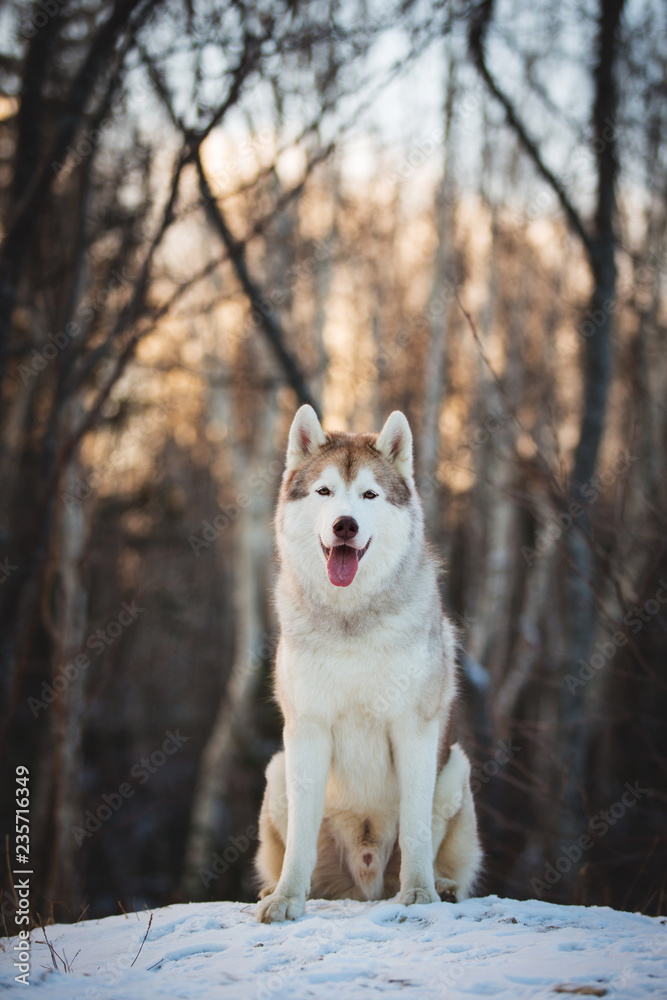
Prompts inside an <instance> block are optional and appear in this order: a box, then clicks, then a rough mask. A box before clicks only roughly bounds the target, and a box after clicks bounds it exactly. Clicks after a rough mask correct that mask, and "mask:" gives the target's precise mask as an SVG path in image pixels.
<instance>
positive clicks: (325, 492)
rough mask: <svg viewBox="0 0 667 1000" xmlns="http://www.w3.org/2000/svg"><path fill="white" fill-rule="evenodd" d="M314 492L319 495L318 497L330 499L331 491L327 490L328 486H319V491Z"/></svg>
mask: <svg viewBox="0 0 667 1000" xmlns="http://www.w3.org/2000/svg"><path fill="white" fill-rule="evenodd" d="M315 492H316V493H319V495H320V496H321V497H330V496H331V490H330V489H329V487H328V486H320V488H319V490H315Z"/></svg>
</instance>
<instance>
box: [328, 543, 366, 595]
mask: <svg viewBox="0 0 667 1000" xmlns="http://www.w3.org/2000/svg"><path fill="white" fill-rule="evenodd" d="M358 565H359V557H358V555H357V550H356V549H352V548H350V546H349V545H337V546H336V547H335V548H332V550H331V552H330V553H329V558H328V560H327V572H328V574H329V579H330V580H331V582H332V583H333V585H334V586H335V587H349V586H350V584H351V583H352V581H353V580H354V578H355V576H356V573H357V566H358Z"/></svg>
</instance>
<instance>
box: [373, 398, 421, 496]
mask: <svg viewBox="0 0 667 1000" xmlns="http://www.w3.org/2000/svg"><path fill="white" fill-rule="evenodd" d="M375 447H376V448H377V450H378V451H379V452H380V454H381V455H384V457H385V458H386V459H388V461H390V462H393V464H394V465H395V466H396V469H397V471H398V472H399V473H400V474H401V475H402V476H403V478H404V479H410V477H411V476H412V431H411V430H410V425H409V423H408V422H407V420H406V418H405V416H404V414H402V413H401V411H400V410H394V412H393V413H391V414H390V415H389V416H388V417H387V420H386V422H385V425H384V427H383V428H382V430H381V431H380V435H379V437H378V439H377V444H376V445H375Z"/></svg>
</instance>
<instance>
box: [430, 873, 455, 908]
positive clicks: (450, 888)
mask: <svg viewBox="0 0 667 1000" xmlns="http://www.w3.org/2000/svg"><path fill="white" fill-rule="evenodd" d="M458 890H459V887H458V885H457V884H456V882H455V881H454V879H451V878H437V879H436V880H435V891H436V892H437V894H438V896H440V899H441V900H442V902H443V903H456V901H457V895H456V894H457V892H458Z"/></svg>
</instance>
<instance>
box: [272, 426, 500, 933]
mask: <svg viewBox="0 0 667 1000" xmlns="http://www.w3.org/2000/svg"><path fill="white" fill-rule="evenodd" d="M324 440H325V437H324V432H323V431H322V429H321V427H320V425H319V421H317V417H316V416H315V413H314V411H313V410H312V409H311V408H310V407H302V408H301V409H300V410H299V411H298V413H297V415H296V417H295V420H294V423H293V425H292V430H291V431H290V438H289V445H288V457H287V469H286V473H285V476H286V477H288V476H289V474H290V472H292V471H293V470H294V469H298V468H299V465H300V464H301V462H303V461H305V460H307V458H308V457H309V456H310V455H312V454H314V453H316V451H317V450H318V449H319V448H320V447H321V445H322V444H323V443H324ZM376 448H377V450H378V451H379V452H380V453H381V455H382V456H383V458H384V460H385V461H386V462H387V463H388V464H393V465H394V467H395V468H396V470H397V471H398V472H399V474H400V475H401V476H403V478H404V479H405V480H406V482H407V483H408V484H409V486H410V488H411V491H412V499H411V500H410V502H409V503H408V504H407V505H405V506H396V505H394V504H392V503H390V502H389V501H388V500H387V497H386V496H385V492H384V490H383V489H382V486H381V485H380V483H378V482H377V480H376V479H375V477H374V475H373V471H372V468H371V463H366V464H363V463H362V464H361V466H360V468H359V470H358V472H357V475H356V477H355V478H354V480H353V481H352V482H351V483H349V484H347V485H346V483H345V481H344V478H343V476H342V474H341V471H340V470H339V468H338V466H337V464H336V461H335V458H332V461H331V462H330V463H327V464H326V465H325V466H324V467H323V469H322V471H321V474H320V475H319V476H318V478H317V480H316V481H315V482H314V483H313V484H312V489H310V490H309V492H308V495H307V496H305V497H303V498H300V499H298V500H292V501H287V500H286V499H285V497H284V494H283V498H282V499H281V502H280V505H279V509H278V511H277V516H276V534H277V542H278V551H279V556H280V574H279V578H278V582H277V587H276V606H277V610H278V615H279V619H280V627H281V635H280V641H279V645H278V651H277V657H276V693H277V698H278V702H279V704H280V707H281V710H282V712H283V716H284V719H285V729H284V742H285V751H284V754H278V755H276V757H275V758H274V760H273V761H272V762H271V764H270V765H269V768H268V769H267V789H266V794H265V799H264V804H263V807H262V814H261V816H260V841H261V843H260V850H259V852H258V858H257V869H258V873H259V876H260V880H261V882H262V889H263V893H264V895H265V898H264V899H263V901H262V902H261V903H260V904H259V911H258V916H259V919H260V920H264V921H267V922H268V921H274V920H284V919H286V918H294V917H297V916H299V915H300V914H301V913H303V910H304V906H305V899H306V896H307V894H308V893H309V891H310V889H311V876H312V878H313V880H314V883H313V884H314V887H315V889H317V888H319V889H320V891H322V892H323V893H324V892H326V893H327V894H328V895H329V897H330V898H333V897H334V896H335V895H337V894H338V895H341V894H342V895H352V896H355V898H367V899H373V898H375V899H377V898H383V897H384V896H386V895H387V892H388V891H390V890H392V889H393V891H394V892H395V891H396V888H397V886H395V885H394V884H393V881H392V879H393V880H394V881H395V879H396V878H397V877H398V876H392V874H391V868H392V861H391V859H392V857H396V853H395V852H396V841H397V836H398V847H399V848H400V894H399V896H398V899H399V901H400V902H403V903H406V904H407V903H413V902H435V901H437V900H438V899H439V896H438V891H448V890H449V891H451V892H452V893H453V894H454V895H455V896H457V897H458V898H462V897H463V896H464V895H465V894H467V893H468V891H469V890H470V887H471V885H472V882H473V880H474V878H475V875H476V873H477V870H478V867H479V862H480V857H481V855H480V850H479V844H478V839H477V830H476V822H475V814H474V808H473V806H472V796H471V795H470V786H469V764H468V760H467V757H466V756H465V754H464V752H463V751H462V750H461V749H460V748H459V747H458V746H456V747H454V748H452V753H451V756H450V758H449V761H448V763H447V764H446V765H445V766H444V767H443V768H442V769H441V770H440V772H439V773H438V769H437V758H438V744H439V740H440V739H441V737H442V734H443V732H444V729H445V727H446V724H447V719H448V716H449V711H450V706H451V702H452V699H453V697H454V694H455V687H456V682H455V671H454V646H455V642H454V632H453V628H452V626H451V625H450V623H449V622H448V620H447V619H446V618H445V617H444V616H443V614H442V610H441V606H440V599H439V594H438V587H437V571H436V566H435V564H434V562H433V561H432V559H431V558H430V557H429V556H428V554H427V552H426V550H425V546H424V528H423V516H422V511H421V505H420V503H419V500H418V497H417V493H416V489H415V485H414V480H413V478H412V436H411V433H410V428H409V426H408V423H407V420H406V419H405V417H404V416H403V414H402V413H398V412H395V413H392V414H391V416H390V417H389V419H388V420H387V422H386V424H385V426H384V428H383V430H382V432H381V433H380V435H379V437H378V439H377V442H376ZM321 486H326V487H327V488H328V489H329V490H330V493H331V495H329V496H321V495H319V494H318V493H317V492H316V490H317V489H319V488H320V487H321ZM368 490H373V491H374V492H375V493H377V494H378V496H377V497H375V498H366V497H364V493H365V492H366V491H368ZM342 515H349V516H351V517H354V519H355V520H356V521H357V523H358V525H359V532H358V534H357V536H356V538H355V540H354V544H355V545H356V546H357V547H358V548H360V549H362V548H364V546H365V545H366V544H367V543H368V542H370V544H369V546H368V549H367V551H366V553H365V555H364V556H363V557H362V559H361V560H360V562H359V566H358V570H357V573H356V576H355V578H354V580H353V581H352V583H351V584H350V585H349V586H347V587H336V586H334V585H333V584H332V583H330V581H329V578H328V575H327V566H326V558H325V555H324V552H323V551H322V545H324V546H325V547H326V548H329V547H330V546H331V545H332V544H333V543H334V539H335V536H334V533H333V530H332V525H333V523H334V521H335V520H336V519H337V518H338V517H340V516H342ZM288 818H289V821H288ZM364 829H370V830H371V831H372V844H370V845H369V844H368V843H366V841H365V840H364V834H363V831H364ZM283 852H284V858H283V857H282V854H283ZM369 856H371V858H372V860H371V861H370V862H369V861H368V858H369ZM452 858H453V859H454V861H452ZM443 865H444V866H445V870H443ZM278 876H279V877H278ZM276 883H277V884H276ZM436 886H437V891H436ZM327 887H328V888H327Z"/></svg>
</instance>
